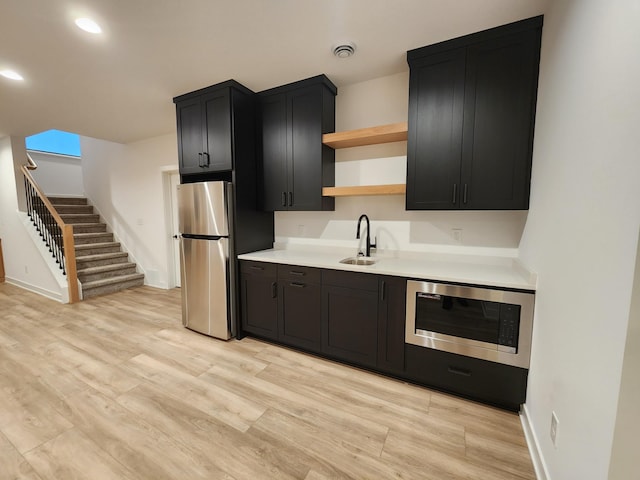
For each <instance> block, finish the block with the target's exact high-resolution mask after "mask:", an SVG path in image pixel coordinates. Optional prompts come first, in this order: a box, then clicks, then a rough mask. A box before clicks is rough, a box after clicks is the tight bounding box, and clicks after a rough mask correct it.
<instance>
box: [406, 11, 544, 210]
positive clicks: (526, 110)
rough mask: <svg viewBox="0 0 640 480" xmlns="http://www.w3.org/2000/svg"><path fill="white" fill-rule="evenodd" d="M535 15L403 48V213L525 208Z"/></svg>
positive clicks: (537, 32)
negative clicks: (405, 107) (407, 77)
mask: <svg viewBox="0 0 640 480" xmlns="http://www.w3.org/2000/svg"><path fill="white" fill-rule="evenodd" d="M541 32H542V17H536V18H532V19H528V20H523V21H520V22H515V23H512V24H509V25H505V26H502V27H498V28H494V29H491V30H486V31H483V32H479V33H475V34H472V35H467V36H465V37H461V38H457V39H454V40H450V41H447V42H442V43H439V44H436V45H432V46H428V47H423V48H420V49H416V50H411V51H409V52H408V53H407V60H408V62H409V65H410V67H411V73H410V81H409V132H408V145H407V209H408V210H450V209H473V210H521V209H527V208H529V189H530V179H531V155H532V149H533V127H534V121H535V104H536V94H537V79H538V65H539V57H540V38H541Z"/></svg>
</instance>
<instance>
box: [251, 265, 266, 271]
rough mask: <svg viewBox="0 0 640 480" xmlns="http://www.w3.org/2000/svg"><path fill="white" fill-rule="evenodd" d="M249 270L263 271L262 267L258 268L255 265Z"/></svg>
mask: <svg viewBox="0 0 640 480" xmlns="http://www.w3.org/2000/svg"><path fill="white" fill-rule="evenodd" d="M249 268H250V269H251V270H264V267H258V266H256V265H251V266H250V267H249Z"/></svg>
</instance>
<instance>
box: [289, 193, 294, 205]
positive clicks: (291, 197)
mask: <svg viewBox="0 0 640 480" xmlns="http://www.w3.org/2000/svg"><path fill="white" fill-rule="evenodd" d="M289 206H290V207H291V206H293V192H289Z"/></svg>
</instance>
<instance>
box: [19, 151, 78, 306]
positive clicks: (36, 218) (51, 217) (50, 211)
mask: <svg viewBox="0 0 640 480" xmlns="http://www.w3.org/2000/svg"><path fill="white" fill-rule="evenodd" d="M27 159H28V163H27V164H26V165H23V166H21V167H20V170H21V171H22V174H23V175H24V188H25V193H26V196H27V214H28V215H29V218H30V219H31V221H32V222H33V224H34V226H35V227H36V229H37V230H38V232H39V233H40V236H41V237H42V239H43V240H44V242H45V243H46V245H47V247H49V251H50V252H51V254H52V255H53V258H55V260H56V263H58V265H59V266H60V268H61V269H62V273H63V274H64V275H66V276H67V283H68V285H69V303H76V302H78V301H79V300H80V294H79V291H78V272H77V268H76V249H75V242H74V240H73V225H70V224H67V223H65V222H64V220H62V218H61V217H60V215H59V214H58V212H57V211H56V209H55V208H54V206H53V205H52V204H51V202H50V201H49V199H48V198H47V196H46V195H45V194H44V193H43V192H42V190H41V189H40V186H39V185H38V183H37V182H36V181H35V179H34V178H33V176H32V175H31V172H29V170H35V169H36V168H38V165H37V164H36V162H34V161H33V159H32V158H31V156H30V155H29V154H28V153H27Z"/></svg>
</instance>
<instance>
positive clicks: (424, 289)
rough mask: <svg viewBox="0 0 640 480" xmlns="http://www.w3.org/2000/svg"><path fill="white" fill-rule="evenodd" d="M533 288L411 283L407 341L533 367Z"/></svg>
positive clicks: (408, 284)
mask: <svg viewBox="0 0 640 480" xmlns="http://www.w3.org/2000/svg"><path fill="white" fill-rule="evenodd" d="M534 299H535V295H534V293H533V292H523V291H517V292H515V291H504V290H496V289H491V288H481V287H466V286H459V285H450V284H444V283H434V282H421V281H415V280H408V281H407V317H406V329H405V342H406V343H410V344H412V345H418V346H420V347H425V348H433V349H436V350H442V351H445V352H450V353H457V354H459V355H466V356H469V357H475V358H481V359H483V360H489V361H492V362H498V363H503V364H506V365H512V366H515V367H521V368H529V359H530V356H531V335H532V330H533V306H534Z"/></svg>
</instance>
